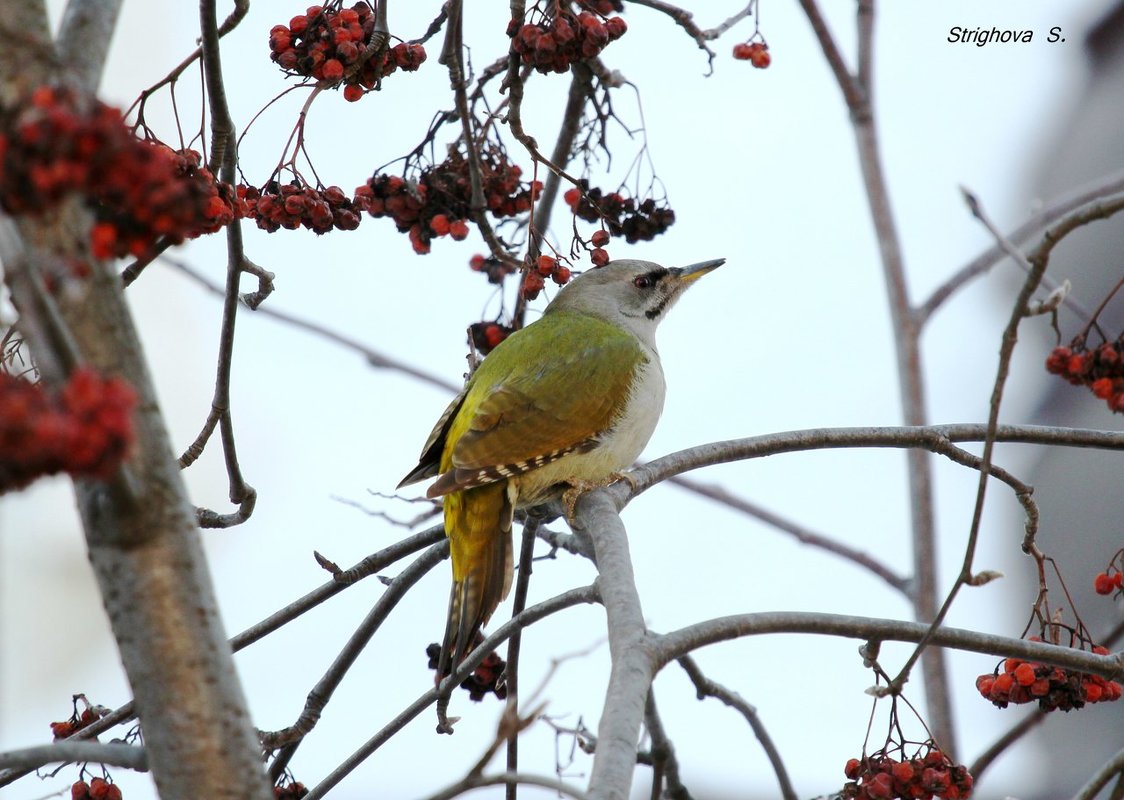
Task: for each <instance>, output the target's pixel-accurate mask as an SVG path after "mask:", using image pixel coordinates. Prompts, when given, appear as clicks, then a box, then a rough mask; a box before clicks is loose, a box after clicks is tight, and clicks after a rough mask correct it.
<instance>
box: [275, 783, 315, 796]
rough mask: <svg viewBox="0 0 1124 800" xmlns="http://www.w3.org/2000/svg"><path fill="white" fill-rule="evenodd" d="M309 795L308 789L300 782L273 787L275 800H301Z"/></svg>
mask: <svg viewBox="0 0 1124 800" xmlns="http://www.w3.org/2000/svg"><path fill="white" fill-rule="evenodd" d="M306 794H308V787H306V786H305V785H304V784H303V783H301V782H300V781H293V782H292V783H286V784H285V785H284V786H274V787H273V800H300V799H301V798H302V797H304V796H305V795H306Z"/></svg>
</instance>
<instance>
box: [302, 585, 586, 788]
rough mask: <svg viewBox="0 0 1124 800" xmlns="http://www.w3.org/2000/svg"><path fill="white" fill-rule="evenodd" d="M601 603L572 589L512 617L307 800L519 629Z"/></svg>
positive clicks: (583, 591) (457, 682)
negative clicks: (568, 609) (552, 616)
mask: <svg viewBox="0 0 1124 800" xmlns="http://www.w3.org/2000/svg"><path fill="white" fill-rule="evenodd" d="M598 599H599V595H598V589H597V587H596V585H593V586H583V587H581V588H579V589H571V590H569V591H568V592H563V593H562V594H560V595H557V596H555V597H552V598H550V599H549V600H544V601H543V602H541V603H537V604H535V605H533V606H531V607H530V608H528V609H527V610H526V611H524V612H523V613H522V614H520V615H519V616H518V617H512V618H511V619H510V620H508V621H507V622H505V623H504V624H503V625H501V626H500V627H499V628H497V629H496V630H495V631H493V632H492V634H491V635H490V636H488V637H487V638H485V639H484V641H483V642H481V643H480V644H479V645H478V646H477V648H476V649H475V650H473V651H472V652H471V653H469V654H468V656H466V657H465V659H464V661H462V662H461V663H460V665H459V666H458V667H457V669H456V671H454V672H453V674H452V675H450V676H448V677H447V678H445V680H443V681H442V682H441V683H440V684H439V685H437V686H434V687H433V688H432V689H430V690H429V691H427V692H426V693H425V694H423V695H421V696H420V697H418V698H417V699H416V700H414V702H412V703H410V705H408V706H407V707H406V708H404V709H403V710H402V711H401V712H399V713H398V715H397V716H395V717H394V719H392V720H391V721H390V722H388V723H387V724H386V725H384V726H383V727H382V729H381V730H379V731H378V732H377V733H376V734H375V735H374V736H372V737H371V738H370V739H368V740H367V741H366V742H365V743H363V745H362V746H360V747H359V749H358V750H356V751H355V752H354V753H352V754H351V755H350V756H348V757H347V758H346V759H344V761H343V762H342V763H341V764H340V765H339V766H337V767H336V768H335V769H334V770H332V772H331V773H329V774H328V775H327V776H325V777H324V778H323V779H322V780H321V781H320V783H318V784H317V785H316V786H314V787H313V788H312V789H311V790H310V791H309V793H308V794H307V795H305V800H320V798H322V797H324V795H325V794H326V793H327V792H328V791H330V790H331V789H332V788H333V787H334V786H336V785H337V784H338V783H339V782H340V781H342V780H343V779H344V778H345V777H347V776H348V775H349V774H350V773H351V772H352V771H353V770H354V769H355V768H356V767H358V766H359V765H360V764H361V763H363V761H365V760H366V759H367V758H368V757H370V756H371V754H372V753H374V752H375V751H376V750H378V749H379V748H380V747H382V746H383V745H384V744H386V742H387V741H389V740H390V738H391V737H393V736H394V735H395V734H396V733H398V731H400V730H402V728H404V727H405V726H406V725H407V724H408V723H409V722H410V721H411V720H413V719H414V718H415V717H417V716H418V715H419V714H420V713H422V712H423V711H424V710H425V709H426V708H428V707H429V706H431V705H433V704H434V703H435V702H437V699H438V697H439V696H440V695H441V693H442V692H443V691H445V687H446V685H452V686H459V685H460V684H461V683H462V682H463V681H464V679H465V678H467V677H468V676H469V674H470V673H472V671H473V670H475V669H476V667H477V666H479V665H480V662H482V661H483V660H484V658H485V657H486V656H487V655H488V654H489V653H491V652H492V651H493V650H495V649H496V648H497V647H499V646H500V645H501V644H503V643H504V642H505V641H507V640H508V639H509V638H510V637H511V634H512V633H513V632H514V631H515V630H516V629H518V628H525V627H526V626H528V625H532V624H534V623H535V622H537V621H538V620H540V619H543V618H544V617H548V616H550V615H551V614H555V613H557V612H559V611H563V610H565V609H567V608H570V607H571V606H576V605H578V604H579V603H595V602H598Z"/></svg>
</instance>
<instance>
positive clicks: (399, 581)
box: [261, 542, 449, 778]
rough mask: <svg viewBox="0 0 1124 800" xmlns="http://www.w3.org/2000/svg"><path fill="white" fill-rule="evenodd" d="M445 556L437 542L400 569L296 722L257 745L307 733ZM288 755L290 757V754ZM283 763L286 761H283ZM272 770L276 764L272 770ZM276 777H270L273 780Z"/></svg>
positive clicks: (287, 741) (288, 741) (292, 742)
mask: <svg viewBox="0 0 1124 800" xmlns="http://www.w3.org/2000/svg"><path fill="white" fill-rule="evenodd" d="M448 556H449V548H448V545H447V543H446V542H437V543H436V544H433V545H430V547H429V549H428V550H426V552H425V553H424V554H422V555H421V556H419V557H418V558H417V559H416V560H415V561H414V563H413V564H411V565H410V566H409V567H407V568H406V569H404V570H403V571H402V572H401V573H400V574H399V575H398V577H396V578H395V579H394V580H392V581H391V582H390V585H389V587H388V588H387V590H386V592H384V593H383V595H382V597H380V598H379V600H378V602H377V603H375V605H374V607H373V608H372V609H371V611H370V612H369V613H368V614H367V616H366V618H365V619H364V620H363V621H362V622H361V623H360V624H359V627H357V628H356V629H355V631H354V632H353V633H352V634H351V637H350V638H349V639H348V640H347V643H346V644H345V645H344V646H343V648H341V650H340V652H339V654H338V655H337V656H336V658H335V660H334V661H333V662H332V664H331V665H330V666H329V667H328V669H327V670H326V671H325V672H324V675H323V676H322V677H321V678H320V680H319V681H317V682H316V685H315V686H314V687H313V688H312V690H311V691H309V693H308V699H307V701H306V702H305V705H304V709H303V710H302V711H301V713H300V715H299V716H298V718H297V720H296V722H294V723H293V724H292V725H291V726H289V727H287V728H284V729H282V730H279V731H276V732H272V733H264V732H263V733H262V734H261V742H262V744H263V745H264V746H265V747H266V748H267V749H274V748H277V747H282V746H286V745H288V746H290V749H295V747H296V745H298V744H299V743H300V741H301V740H302V739H303V738H304V737H305V736H306V735H307V734H308V733H309V731H311V730H312V729H313V728H314V727H315V726H316V723H317V722H318V721H319V719H320V714H321V713H322V712H323V710H324V708H325V706H327V704H328V702H329V701H330V700H331V699H332V695H333V694H334V693H335V690H336V689H337V688H338V687H339V685H340V682H341V681H342V680H343V678H344V676H345V675H346V674H347V672H348V670H350V669H351V667H352V666H353V665H354V664H355V660H356V659H357V658H358V657H359V654H360V653H362V652H363V650H364V648H366V646H367V645H368V644H369V643H370V641H371V638H372V637H373V636H374V635H375V632H376V631H378V629H379V628H380V627H381V626H382V623H383V622H384V621H385V620H386V618H387V616H388V615H389V614H390V612H391V611H393V610H394V607H395V606H397V605H398V602H399V601H400V600H401V599H402V598H403V597H404V596H405V595H406V592H408V591H409V590H410V589H411V588H412V587H413V585H414V584H415V583H417V582H418V581H419V580H421V578H422V577H423V576H424V575H425V574H426V573H427V572H429V570H431V569H433V568H434V567H435V566H437V565H438V564H439V563H441V562H442V561H443V560H444V559H446V558H448ZM290 755H291V754H290ZM286 760H287V759H286ZM273 769H274V770H276V765H274V767H273ZM276 777H277V775H276V774H274V778H276Z"/></svg>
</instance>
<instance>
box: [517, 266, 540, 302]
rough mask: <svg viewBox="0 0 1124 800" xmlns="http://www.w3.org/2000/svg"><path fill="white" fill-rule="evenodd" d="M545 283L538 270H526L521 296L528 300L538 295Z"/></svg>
mask: <svg viewBox="0 0 1124 800" xmlns="http://www.w3.org/2000/svg"><path fill="white" fill-rule="evenodd" d="M545 285H546V283H545V281H543V277H542V275H540V274H539V273H538V272H528V273H526V274H525V275H524V276H523V286H522V290H521V291H522V292H523V297H525V298H526V299H528V300H534V299H535V298H536V297H538V295H539V292H540V291H542V288H543V286H545Z"/></svg>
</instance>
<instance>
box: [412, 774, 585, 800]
mask: <svg viewBox="0 0 1124 800" xmlns="http://www.w3.org/2000/svg"><path fill="white" fill-rule="evenodd" d="M520 785H526V786H539V787H542V788H544V789H549V790H550V791H552V792H556V793H557V794H559V795H565V796H566V797H572V798H574V800H587V797H588V796H587V795H586V794H585V793H584V792H581V791H578V790H577V789H575V788H574V787H573V786H570V785H569V784H568V783H564V782H563V781H560V780H558V779H557V778H547V777H544V776H541V775H528V774H520V773H516V772H504V773H502V774H500V775H469V776H466V777H464V778H462V779H461V780H459V781H457V782H456V783H455V784H453V785H452V786H450V787H448V788H446V789H442V790H441V791H440V792H437V793H436V794H431V795H430V796H429V797H428V798H426V800H451V798H454V797H459V796H460V795H462V794H466V793H467V792H470V791H472V790H473V789H480V788H483V787H485V786H507V787H508V789H509V790H510V789H511V788H512V787H515V786H520Z"/></svg>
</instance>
